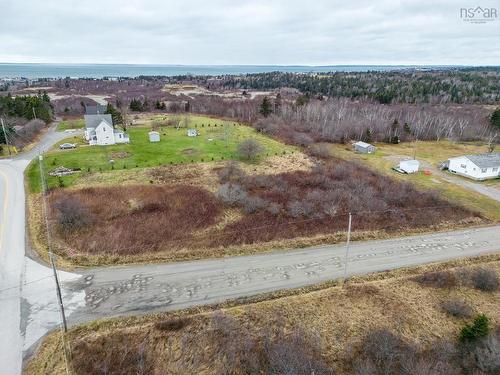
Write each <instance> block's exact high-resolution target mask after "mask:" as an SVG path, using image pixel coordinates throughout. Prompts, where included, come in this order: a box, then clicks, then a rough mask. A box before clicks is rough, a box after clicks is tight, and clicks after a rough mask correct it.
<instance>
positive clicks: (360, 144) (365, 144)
mask: <svg viewBox="0 0 500 375" xmlns="http://www.w3.org/2000/svg"><path fill="white" fill-rule="evenodd" d="M355 145H356V146H360V147H363V148H368V147H373V146H372V145H371V144H369V143H366V142H363V141H358V142H356V143H355Z"/></svg>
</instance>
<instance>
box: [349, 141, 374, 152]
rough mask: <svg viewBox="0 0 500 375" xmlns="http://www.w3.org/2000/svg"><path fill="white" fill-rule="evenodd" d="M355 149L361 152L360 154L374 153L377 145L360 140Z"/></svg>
mask: <svg viewBox="0 0 500 375" xmlns="http://www.w3.org/2000/svg"><path fill="white" fill-rule="evenodd" d="M354 151H356V152H359V153H360V154H372V153H374V152H375V146H373V145H371V144H369V143H366V142H362V141H359V142H356V143H355V144H354Z"/></svg>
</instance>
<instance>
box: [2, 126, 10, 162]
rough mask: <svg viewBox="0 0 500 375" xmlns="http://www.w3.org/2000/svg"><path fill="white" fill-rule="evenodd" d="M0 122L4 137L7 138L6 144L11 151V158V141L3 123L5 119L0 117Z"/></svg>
mask: <svg viewBox="0 0 500 375" xmlns="http://www.w3.org/2000/svg"><path fill="white" fill-rule="evenodd" d="M0 122H1V123H2V130H3V137H4V138H5V144H6V145H7V150H9V156H10V155H11V153H10V146H9V139H8V138H7V131H6V130H5V124H4V123H3V118H1V117H0Z"/></svg>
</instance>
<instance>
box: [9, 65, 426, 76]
mask: <svg viewBox="0 0 500 375" xmlns="http://www.w3.org/2000/svg"><path fill="white" fill-rule="evenodd" d="M408 68H416V66H402V65H332V66H300V65H135V64H13V63H0V78H21V77H22V78H29V79H33V78H61V77H62V78H64V77H78V78H103V77H137V76H140V75H146V76H153V75H155V76H175V75H184V74H192V75H212V76H215V75H224V74H245V73H265V72H273V71H281V72H294V73H300V72H301V73H307V72H334V71H343V72H365V71H369V70H373V71H388V70H401V69H408ZM418 68H424V69H425V68H432V67H431V66H425V67H424V66H421V67H418Z"/></svg>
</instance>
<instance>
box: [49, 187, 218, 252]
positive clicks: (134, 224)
mask: <svg viewBox="0 0 500 375" xmlns="http://www.w3.org/2000/svg"><path fill="white" fill-rule="evenodd" d="M50 203H51V207H52V213H51V217H52V228H53V230H54V232H55V233H57V235H58V238H60V239H61V240H63V241H64V242H65V243H66V244H68V245H69V244H71V246H72V247H73V248H74V249H76V250H77V251H78V252H84V253H90V254H97V253H107V254H137V253H142V252H154V251H158V250H160V249H163V248H165V247H167V246H168V245H169V243H170V241H171V239H172V238H177V237H183V238H189V235H192V234H193V233H195V232H196V231H198V230H202V229H204V228H207V227H209V226H210V225H213V224H214V223H215V222H216V221H217V219H218V218H219V216H220V215H221V214H222V207H221V206H220V204H219V202H218V200H217V199H216V197H215V196H214V195H213V194H211V193H210V192H208V191H206V190H203V189H200V188H197V187H193V186H182V185H180V186H176V187H166V186H148V185H143V186H134V185H132V186H117V187H112V188H111V187H106V188H104V187H101V188H86V189H81V190H69V191H66V190H56V191H55V192H53V193H52V194H51V195H50Z"/></svg>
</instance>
